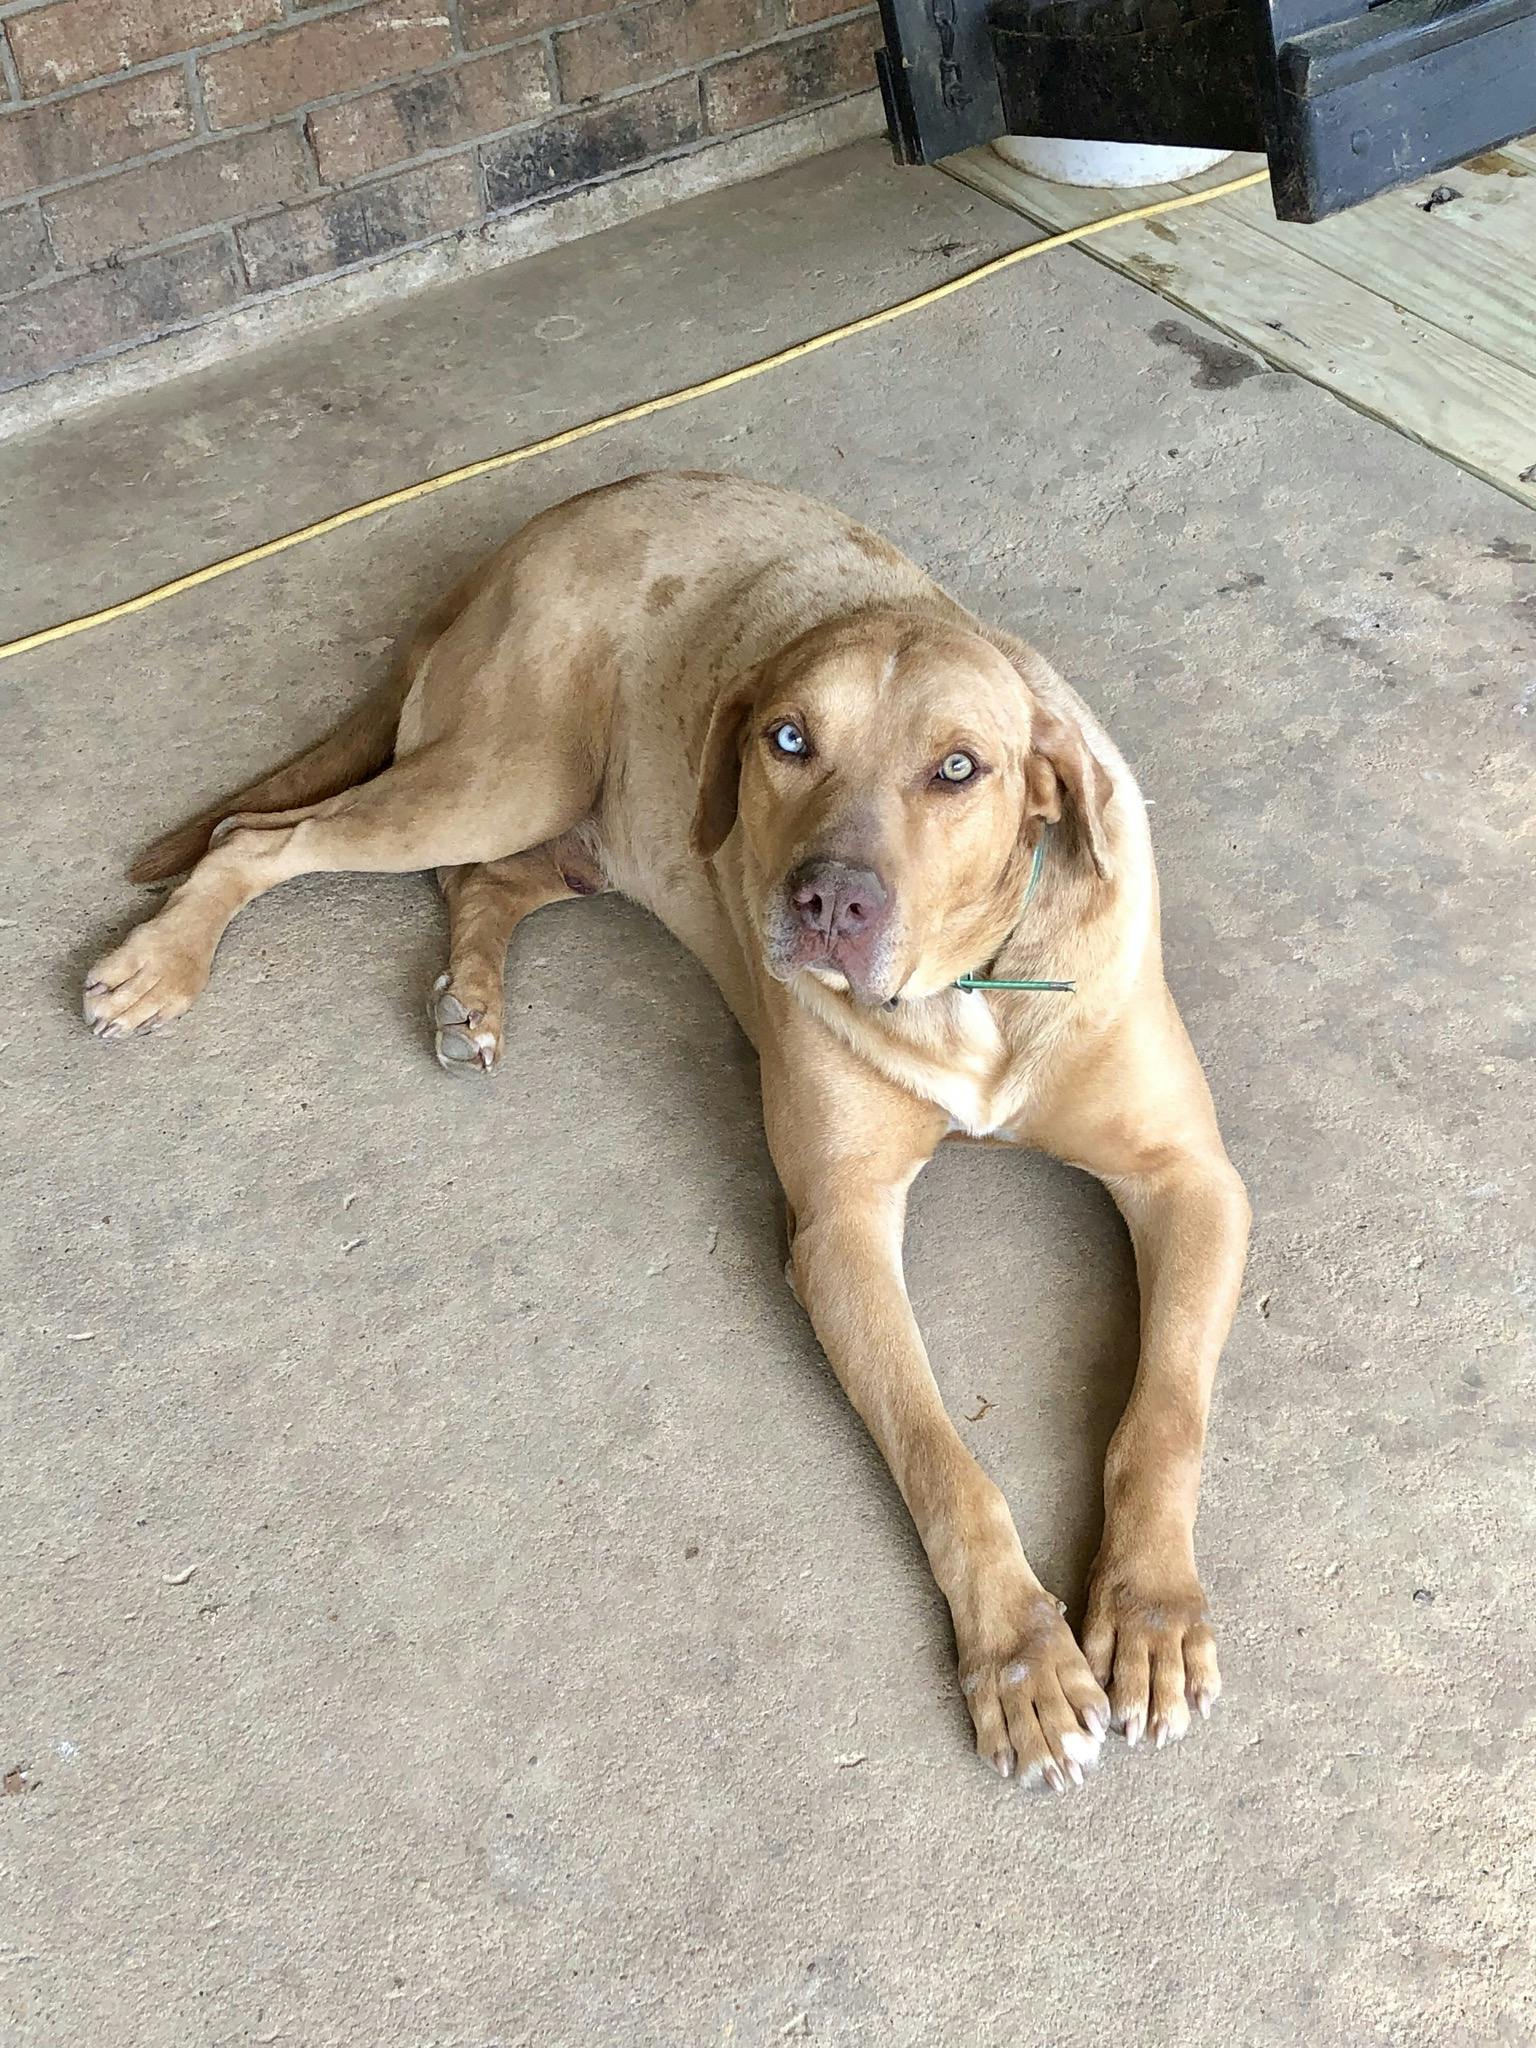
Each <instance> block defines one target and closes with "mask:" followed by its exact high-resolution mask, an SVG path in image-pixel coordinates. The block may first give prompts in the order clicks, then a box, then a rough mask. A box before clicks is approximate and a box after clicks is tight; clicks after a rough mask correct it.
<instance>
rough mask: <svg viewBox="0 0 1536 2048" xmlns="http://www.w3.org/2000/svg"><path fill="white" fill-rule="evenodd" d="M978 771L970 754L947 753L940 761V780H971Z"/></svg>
mask: <svg viewBox="0 0 1536 2048" xmlns="http://www.w3.org/2000/svg"><path fill="white" fill-rule="evenodd" d="M975 773H976V763H975V762H974V761H973V760H972V759H971V757H970V755H969V754H959V753H956V754H946V755H945V756H944V758H943V760H942V761H941V762H940V763H939V768H938V776H939V780H940V782H969V781H970V779H971V777H972V776H973V775H974V774H975Z"/></svg>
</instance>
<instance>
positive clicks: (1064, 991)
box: [955, 825, 1077, 995]
mask: <svg viewBox="0 0 1536 2048" xmlns="http://www.w3.org/2000/svg"><path fill="white" fill-rule="evenodd" d="M1050 836H1051V828H1050V826H1049V825H1043V826H1042V827H1041V828H1040V837H1039V839H1038V840H1036V842H1035V858H1034V863H1033V865H1032V866H1031V868H1030V870H1029V887H1028V888H1027V889H1026V890H1025V891H1024V901H1023V902H1022V903H1021V904H1020V905H1019V915H1020V917H1022V916H1023V915H1024V912H1025V911H1026V910H1027V909H1028V908H1029V899H1030V897H1031V896H1033V895H1034V893H1035V890H1036V888H1037V887H1038V886H1039V882H1040V871H1041V869H1042V868H1043V867H1044V866H1045V849H1046V845H1047V842H1048V841H1049V839H1050ZM955 987H956V988H963V989H983V988H1003V989H1014V988H1021V989H1031V990H1039V991H1042V992H1044V993H1047V994H1056V995H1072V994H1074V993H1075V992H1076V989H1077V983H1076V982H1075V981H994V980H992V979H991V978H990V977H989V976H988V975H985V974H962V975H961V976H960V978H959V980H958V981H957V982H956V983H955Z"/></svg>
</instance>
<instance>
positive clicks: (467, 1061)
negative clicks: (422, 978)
mask: <svg viewBox="0 0 1536 2048" xmlns="http://www.w3.org/2000/svg"><path fill="white" fill-rule="evenodd" d="M432 1029H433V1035H434V1038H435V1042H436V1046H437V1060H438V1065H439V1066H440V1067H442V1069H443V1070H444V1072H445V1073H449V1074H460V1075H463V1074H491V1073H494V1072H495V1070H496V1068H497V1066H498V1065H499V1064H500V1061H501V1003H500V999H499V996H498V997H497V998H496V999H494V1000H493V999H492V998H491V997H490V995H489V994H488V993H481V992H479V991H476V990H472V989H470V988H468V987H466V986H461V985H460V984H458V983H456V982H455V980H454V977H453V976H452V974H440V975H439V976H438V977H437V980H436V981H435V982H433V984H432Z"/></svg>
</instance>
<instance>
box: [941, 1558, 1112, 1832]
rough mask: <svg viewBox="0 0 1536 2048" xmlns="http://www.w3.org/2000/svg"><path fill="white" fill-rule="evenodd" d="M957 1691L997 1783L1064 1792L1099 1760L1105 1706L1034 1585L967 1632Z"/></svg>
mask: <svg viewBox="0 0 1536 2048" xmlns="http://www.w3.org/2000/svg"><path fill="white" fill-rule="evenodd" d="M957 1633H958V1631H957ZM960 1690H961V1691H962V1692H963V1693H964V1694H965V1698H966V1703H967V1705H968V1706H969V1707H970V1710H971V1719H972V1721H973V1722H974V1723H975V1727H976V1749H977V1753H978V1755H980V1756H981V1757H982V1758H983V1759H984V1760H985V1761H986V1762H987V1763H989V1764H991V1766H992V1768H993V1769H994V1770H995V1771H997V1772H998V1774H999V1775H1000V1776H1001V1777H1004V1778H1012V1777H1018V1778H1022V1779H1023V1780H1024V1781H1025V1782H1026V1783H1034V1784H1043V1785H1048V1786H1050V1788H1051V1789H1052V1791H1055V1792H1064V1791H1065V1790H1066V1788H1067V1786H1068V1785H1069V1784H1070V1785H1080V1784H1081V1783H1082V1782H1083V1774H1084V1772H1086V1771H1090V1770H1092V1768H1093V1766H1094V1765H1095V1764H1096V1763H1097V1762H1098V1758H1099V1750H1100V1748H1101V1746H1102V1744H1103V1741H1104V1735H1105V1731H1106V1729H1107V1728H1108V1727H1109V1702H1108V1700H1106V1699H1105V1697H1104V1694H1103V1692H1102V1691H1101V1689H1100V1687H1099V1684H1098V1681H1097V1680H1096V1679H1095V1678H1094V1675H1093V1673H1092V1671H1090V1670H1089V1668H1088V1664H1087V1661H1086V1659H1085V1658H1084V1656H1083V1653H1082V1651H1081V1650H1080V1649H1079V1648H1078V1647H1077V1644H1076V1643H1075V1642H1074V1641H1073V1639H1072V1631H1071V1630H1070V1629H1069V1628H1068V1627H1067V1625H1066V1623H1065V1622H1064V1621H1063V1620H1062V1618H1061V1611H1060V1608H1059V1606H1058V1604H1057V1602H1056V1601H1054V1600H1053V1599H1052V1598H1051V1597H1050V1595H1049V1594H1048V1593H1045V1592H1042V1591H1041V1589H1040V1588H1039V1587H1038V1586H1030V1587H1028V1588H1021V1589H1018V1590H1016V1591H1015V1592H1013V1593H1011V1594H1010V1595H1009V1596H1008V1597H1007V1598H1006V1599H1005V1600H1004V1601H1001V1602H999V1603H997V1605H996V1607H995V1608H994V1609H993V1611H992V1612H990V1613H988V1614H987V1615H986V1617H985V1619H984V1620H982V1621H981V1622H980V1623H979V1624H978V1625H977V1626H976V1627H975V1628H974V1629H971V1628H967V1629H966V1630H965V1634H964V1638H963V1639H962V1640H961V1642H960Z"/></svg>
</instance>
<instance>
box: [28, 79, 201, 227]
mask: <svg viewBox="0 0 1536 2048" xmlns="http://www.w3.org/2000/svg"><path fill="white" fill-rule="evenodd" d="M191 133H192V109H191V107H190V106H189V105H188V104H187V85H186V80H185V79H184V78H183V77H182V75H181V73H180V72H179V71H148V72H146V73H145V74H144V76H143V77H142V78H127V79H124V80H123V82H122V84H121V85H105V86H103V87H101V89H100V90H99V91H97V92H82V93H76V94H74V95H73V96H72V97H71V98H69V99H67V100H54V101H51V102H50V103H49V104H48V105H47V106H43V107H21V108H18V109H17V110H16V111H15V112H14V113H7V114H0V200H5V199H15V198H19V197H20V195H21V194H22V193H23V192H33V191H38V190H40V189H41V188H42V187H44V186H47V185H57V184H59V183H60V182H61V181H62V180H63V179H65V178H79V177H83V176H85V175H86V173H87V172H90V171H100V170H105V169H106V167H107V166H108V165H109V164H116V163H122V162H123V161H124V160H125V159H126V158H128V157H134V156H142V155H143V154H144V153H145V152H146V151H147V150H151V149H164V148H165V146H166V144H167V143H171V142H180V141H181V140H182V139H183V137H185V136H188V135H190V134H191Z"/></svg>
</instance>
